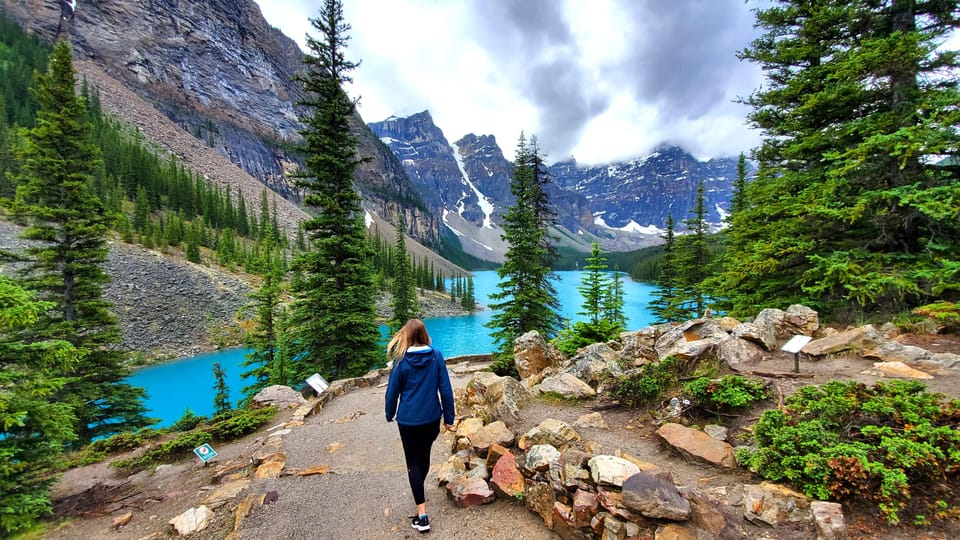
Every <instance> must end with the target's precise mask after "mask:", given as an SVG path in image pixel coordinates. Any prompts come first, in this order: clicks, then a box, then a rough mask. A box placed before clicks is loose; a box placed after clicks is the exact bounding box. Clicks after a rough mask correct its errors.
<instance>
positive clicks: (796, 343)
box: [780, 336, 813, 353]
mask: <svg viewBox="0 0 960 540" xmlns="http://www.w3.org/2000/svg"><path fill="white" fill-rule="evenodd" d="M811 339H813V338H812V337H810V336H793V337H792V338H790V341H788V342H786V343H784V344H783V347H780V350H781V351H786V352H789V353H798V352H800V349H802V348H803V346H804V345H806V344H807V343H810V340H811Z"/></svg>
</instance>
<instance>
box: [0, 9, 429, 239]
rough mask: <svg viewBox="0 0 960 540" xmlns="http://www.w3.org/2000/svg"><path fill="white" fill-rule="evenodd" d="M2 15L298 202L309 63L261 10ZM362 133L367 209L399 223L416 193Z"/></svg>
mask: <svg viewBox="0 0 960 540" xmlns="http://www.w3.org/2000/svg"><path fill="white" fill-rule="evenodd" d="M0 6H2V7H3V8H4V9H5V10H6V11H7V12H8V13H10V14H11V15H12V16H13V17H15V18H16V19H17V20H19V21H20V22H21V24H23V25H24V26H25V27H26V28H27V29H29V30H32V31H34V32H36V33H38V34H40V35H41V36H43V37H45V38H49V39H53V38H54V37H55V36H56V35H57V32H58V28H59V30H60V33H59V37H61V38H67V39H69V40H70V42H71V44H72V45H73V47H74V51H75V56H76V57H77V58H78V59H84V60H89V61H90V62H92V63H95V64H96V65H98V66H99V67H100V68H102V69H103V70H104V71H105V72H106V73H107V74H108V75H109V76H111V77H113V78H114V79H116V80H118V81H120V82H121V83H122V84H123V85H125V86H126V87H128V88H130V89H132V90H133V91H134V92H136V93H137V94H138V95H139V96H140V97H142V98H144V99H146V100H147V101H149V102H150V103H152V104H153V106H154V107H156V108H157V109H158V110H159V111H161V112H162V113H163V114H164V115H166V116H167V117H168V118H170V119H171V120H173V121H174V122H175V123H177V124H178V125H180V126H181V127H182V128H183V129H184V130H185V131H187V132H189V133H190V134H192V135H193V136H195V137H196V138H197V139H198V140H200V141H202V142H203V144H205V145H207V146H208V147H210V148H212V149H214V150H216V151H217V152H218V153H220V154H222V155H224V156H226V157H228V158H229V159H230V160H231V161H232V162H233V163H235V164H237V165H238V166H240V167H241V168H242V169H244V170H245V171H247V172H248V173H249V174H251V175H252V176H254V177H255V178H257V179H258V180H259V181H260V182H262V183H263V184H264V185H266V186H267V187H269V188H271V189H273V190H274V191H276V192H277V193H279V194H281V195H282V196H283V197H285V198H287V199H289V200H292V201H295V202H297V201H299V200H300V194H299V193H297V191H296V188H295V187H294V186H292V184H291V183H290V182H289V181H288V180H287V179H286V178H285V177H284V173H285V172H288V171H289V170H290V169H292V168H294V167H295V166H296V162H297V158H296V155H295V154H294V153H292V152H290V151H289V150H288V149H289V148H291V147H294V146H295V145H296V144H298V142H299V141H300V140H301V138H300V135H299V133H298V131H299V130H300V129H302V124H301V123H300V122H299V120H298V115H299V114H301V113H302V111H301V110H299V109H298V107H297V105H296V103H297V102H298V101H299V100H300V98H301V97H302V91H301V88H300V86H299V84H298V83H297V82H296V81H295V80H294V77H295V75H296V73H297V72H298V71H299V70H300V69H301V59H302V56H303V53H302V52H301V51H300V49H299V48H298V46H297V45H296V43H295V42H294V41H293V40H291V39H289V38H288V37H286V36H284V35H283V34H282V33H281V32H280V31H279V30H277V29H275V28H273V27H271V26H270V25H269V24H268V23H267V22H266V20H265V19H264V18H263V16H262V14H261V13H260V9H259V7H258V6H257V4H256V3H255V2H254V1H253V0H209V1H205V2H201V1H196V0H186V1H184V0H180V1H172V0H149V1H144V2H134V1H130V0H117V1H110V2H93V1H88V2H80V3H79V4H78V6H77V9H76V15H75V17H74V18H73V20H71V21H64V22H63V23H62V24H61V23H60V20H59V19H60V8H59V6H58V4H57V3H55V2H46V1H43V0H0ZM354 131H355V133H356V134H357V136H358V139H359V140H360V145H359V146H360V148H359V150H360V153H361V156H363V157H365V158H367V159H368V161H367V162H366V163H365V165H364V166H361V167H360V168H359V169H358V171H357V174H356V177H357V185H358V188H359V189H360V191H361V193H362V194H363V196H364V202H365V205H366V206H367V208H368V209H370V210H371V211H374V212H377V213H381V212H382V214H381V215H383V216H384V217H387V218H388V219H392V217H394V216H395V215H396V214H397V213H398V212H399V210H398V207H397V200H396V199H393V198H392V197H395V196H397V195H398V194H403V193H407V192H412V191H413V187H412V186H411V185H410V184H409V181H408V179H407V178H406V175H405V173H404V171H403V169H402V167H401V166H400V165H399V162H397V161H396V158H395V157H394V156H393V154H392V153H391V152H388V151H384V149H383V147H382V145H380V143H379V142H378V141H377V140H376V137H375V136H373V135H372V133H370V131H369V129H368V128H367V127H366V126H365V125H364V123H363V121H362V120H361V119H360V117H359V116H357V117H356V119H355V122H354ZM153 142H155V143H157V144H159V145H160V146H161V147H163V146H164V141H153ZM248 204H253V205H254V206H253V207H254V208H256V207H257V206H256V205H257V204H259V203H258V202H257V200H253V201H248ZM401 206H404V207H407V206H410V205H408V204H403V203H401ZM405 213H406V214H408V218H410V219H415V220H417V221H415V222H414V221H411V225H410V227H409V229H410V231H411V232H415V233H419V234H420V236H416V238H417V239H420V240H424V241H425V242H426V243H428V244H436V243H438V242H439V232H438V227H437V224H436V220H435V219H433V218H432V216H429V215H427V214H426V213H424V212H413V211H410V210H405Z"/></svg>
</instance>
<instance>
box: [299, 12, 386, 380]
mask: <svg viewBox="0 0 960 540" xmlns="http://www.w3.org/2000/svg"><path fill="white" fill-rule="evenodd" d="M311 23H312V25H313V28H314V30H316V32H317V35H318V36H320V37H319V39H315V38H313V37H310V36H308V37H307V45H308V46H309V49H310V53H309V54H307V55H306V56H305V57H304V65H305V66H304V67H305V72H304V73H303V75H301V76H300V78H299V80H300V81H301V82H302V83H303V87H304V91H305V96H306V97H305V98H304V100H303V101H302V102H301V103H300V105H302V106H303V107H304V108H305V109H306V110H307V111H308V114H307V115H306V116H305V117H304V118H302V120H303V123H304V125H305V128H304V130H303V131H302V132H301V133H302V134H303V136H304V139H305V146H304V148H303V155H304V156H306V159H305V162H306V165H305V169H304V170H302V171H300V172H299V173H298V175H297V176H296V177H295V181H296V184H297V186H299V187H301V188H304V190H305V193H306V195H305V197H304V204H305V205H306V206H307V207H308V208H309V209H310V210H311V212H312V213H313V215H314V217H312V218H311V219H309V220H307V221H305V222H304V223H303V228H304V231H305V233H306V234H307V236H308V246H307V249H306V251H304V252H303V253H300V254H298V256H297V258H296V260H294V262H293V264H292V267H293V269H294V271H295V274H296V275H295V278H294V279H293V280H292V281H291V290H292V293H293V294H294V296H295V300H294V302H293V305H292V307H291V313H290V318H289V324H290V326H289V329H290V331H291V332H292V333H293V338H294V339H292V340H291V343H294V344H296V346H297V350H296V351H295V352H294V354H293V355H292V357H293V358H296V359H297V362H296V363H297V365H296V369H295V371H296V376H297V378H298V379H301V380H302V379H305V378H306V377H308V376H310V375H311V374H313V373H315V372H316V373H320V374H321V375H323V376H325V377H326V378H327V379H329V380H334V379H341V378H344V377H353V376H357V375H362V374H363V373H366V372H367V371H368V370H369V369H370V368H372V367H373V366H375V365H378V364H382V363H383V358H382V353H381V352H380V348H379V341H380V331H379V328H378V326H377V323H376V311H375V307H374V294H375V292H376V291H375V289H374V280H373V269H372V267H371V264H370V262H371V260H372V259H373V249H372V247H371V246H370V242H369V241H368V238H367V235H366V227H365V225H364V215H363V209H362V208H361V207H360V195H359V194H358V193H357V191H356V190H355V189H354V186H353V172H354V169H355V168H356V166H357V165H358V164H359V163H360V159H359V157H358V156H357V151H356V146H357V142H356V138H355V136H354V135H353V134H352V132H351V129H350V121H351V118H352V117H353V115H354V114H355V111H356V106H355V103H354V102H353V101H352V100H351V99H350V98H349V97H348V96H347V94H346V93H345V92H344V90H343V88H342V86H343V84H344V83H346V82H349V80H350V79H349V77H348V76H347V73H348V72H349V71H350V70H352V69H353V68H354V67H356V64H354V63H352V62H348V61H347V60H346V59H345V57H344V47H345V45H346V42H347V40H348V39H349V38H348V36H347V35H346V32H347V31H348V30H349V29H350V26H349V25H348V24H346V22H344V19H343V6H342V4H341V2H339V1H337V0H326V1H325V2H324V4H323V6H322V7H321V9H320V16H319V17H318V18H317V19H311Z"/></svg>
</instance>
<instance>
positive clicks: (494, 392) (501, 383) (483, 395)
mask: <svg viewBox="0 0 960 540" xmlns="http://www.w3.org/2000/svg"><path fill="white" fill-rule="evenodd" d="M532 397H533V394H532V393H531V392H530V390H528V389H527V388H526V387H524V386H523V385H522V384H520V381H518V380H516V379H514V378H513V377H501V376H499V375H497V374H496V373H492V372H489V371H479V372H477V373H474V375H473V378H472V379H471V380H470V382H469V383H468V384H467V391H466V395H465V396H464V403H462V405H463V407H460V406H459V405H461V404H460V403H458V408H457V410H458V412H459V411H461V410H462V411H463V413H464V414H472V415H474V416H477V417H479V418H483V419H484V420H486V421H487V422H493V421H495V420H503V421H504V422H505V423H506V424H507V425H513V424H515V423H516V422H517V421H519V420H520V406H521V405H522V404H523V403H524V402H526V401H527V400H529V399H530V398H532Z"/></svg>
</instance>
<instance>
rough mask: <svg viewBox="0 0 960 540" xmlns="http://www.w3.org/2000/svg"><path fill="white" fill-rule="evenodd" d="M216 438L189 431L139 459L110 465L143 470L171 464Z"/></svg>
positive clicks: (143, 454)
mask: <svg viewBox="0 0 960 540" xmlns="http://www.w3.org/2000/svg"><path fill="white" fill-rule="evenodd" d="M213 439H214V437H213V435H211V434H210V433H208V432H206V431H188V432H184V433H180V434H179V435H177V436H176V437H174V438H173V439H170V440H169V441H166V442H164V443H162V444H160V445H158V446H154V447H152V448H149V449H147V451H145V452H144V453H142V454H140V455H139V456H137V457H133V458H128V459H118V460H116V461H113V462H111V463H110V465H112V466H114V467H116V468H118V469H142V468H145V467H148V466H150V465H154V464H156V463H169V462H171V461H175V460H178V459H183V458H185V457H187V456H190V455H192V454H193V449H194V448H196V447H198V446H200V445H202V444H206V443H209V442H211V441H213Z"/></svg>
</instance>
